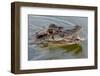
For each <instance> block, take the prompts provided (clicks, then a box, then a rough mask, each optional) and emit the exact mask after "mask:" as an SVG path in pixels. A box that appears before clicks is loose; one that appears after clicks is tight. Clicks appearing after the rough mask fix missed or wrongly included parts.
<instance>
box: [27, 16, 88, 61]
mask: <svg viewBox="0 0 100 76" xmlns="http://www.w3.org/2000/svg"><path fill="white" fill-rule="evenodd" d="M51 23H53V24H56V25H58V26H62V27H64V29H71V28H73V26H75V25H80V26H82V29H81V31H80V37H82V38H84V39H85V40H84V41H82V42H81V43H80V46H81V47H82V50H80V51H81V52H80V53H79V54H75V55H73V52H65V51H64V50H63V49H59V48H56V49H48V48H41V47H39V46H38V45H36V44H33V41H34V40H33V35H34V34H35V32H38V31H41V30H43V29H44V28H47V27H48V26H49V25H50V24H51ZM87 26H88V18H87V17H75V16H42V15H28V60H52V59H76V58H87V57H88V50H87V47H88V28H87Z"/></svg>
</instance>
